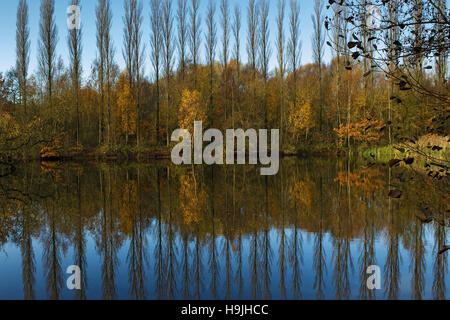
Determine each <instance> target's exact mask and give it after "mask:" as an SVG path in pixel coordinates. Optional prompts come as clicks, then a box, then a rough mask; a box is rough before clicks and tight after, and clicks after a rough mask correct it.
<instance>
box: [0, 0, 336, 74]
mask: <svg viewBox="0 0 450 320" xmlns="http://www.w3.org/2000/svg"><path fill="white" fill-rule="evenodd" d="M172 1H174V9H175V8H176V0H172ZM208 1H209V0H201V1H200V8H201V16H202V17H201V18H202V31H205V28H206V27H205V11H206V7H207V3H208ZM216 1H217V6H216V7H217V11H216V16H217V18H216V21H217V32H218V41H219V43H218V46H217V55H216V57H217V59H218V58H219V52H220V50H219V49H220V47H221V43H220V40H221V34H222V30H221V27H220V23H219V21H220V20H219V17H220V15H219V10H218V9H219V0H216ZM299 1H300V7H301V25H300V29H301V38H302V64H304V63H309V62H311V61H312V51H311V44H310V43H311V36H312V22H311V14H312V13H313V7H314V1H312V0H299ZM0 2H1V10H0V27H1V28H0V41H1V43H2V45H1V47H2V49H1V50H0V72H5V71H7V70H8V69H10V68H11V67H12V66H14V65H15V25H16V10H17V4H18V0H0ZM69 2H70V1H69V0H56V7H55V15H56V23H57V27H58V36H59V41H58V46H57V55H58V56H59V55H60V56H61V57H62V58H63V60H64V63H65V64H66V65H67V63H68V61H69V59H68V50H67V33H68V29H67V23H66V21H67V17H68V16H67V13H66V10H67V7H68V5H69ZM277 2H278V0H271V1H270V13H269V14H270V24H269V30H270V40H271V46H272V56H271V61H270V64H271V69H273V68H274V67H275V65H276V47H275V40H276V32H277V31H276V30H277V29H276V15H277ZM325 2H327V1H325ZM288 3H289V0H287V1H286V4H287V5H286V21H285V23H286V35H287V34H288V33H287V24H288V13H289V10H288V9H289V8H288ZM96 4H97V1H96V0H81V5H82V14H81V17H82V25H83V69H84V76H85V77H87V76H88V74H89V73H90V70H91V64H92V61H93V60H94V59H95V56H96V47H95V30H96V27H95V7H96ZM111 4H112V11H113V23H112V38H113V41H114V46H115V48H116V62H117V63H118V64H119V66H120V67H121V68H123V66H124V62H123V58H122V37H123V31H122V27H123V22H122V16H123V0H112V1H111ZM235 4H239V6H241V12H242V18H243V21H242V32H241V42H242V43H241V48H242V49H241V51H242V59H243V60H244V61H245V62H246V61H247V56H246V50H245V49H246V45H245V42H246V37H247V23H246V13H247V4H248V1H247V0H230V7H231V8H233V7H234V5H235ZM28 5H29V24H30V31H31V55H30V72H31V73H34V72H35V71H36V70H37V59H36V57H37V43H38V36H39V7H40V1H39V0H28ZM143 6H144V7H143V9H144V12H143V17H144V24H143V26H144V29H143V36H144V38H143V39H144V41H145V42H146V46H147V49H148V48H149V41H150V40H149V39H150V27H149V11H150V9H149V1H148V0H143ZM326 11H327V10H326V8H324V14H326V13H327V12H326ZM202 41H204V34H203V37H202ZM324 49H325V51H326V57H327V58H328V59H327V60H329V52H328V48H327V46H325V48H324ZM203 52H204V45H202V48H201V57H202V59H203ZM148 57H149V52H148V50H147V52H146V66H145V67H146V68H145V75H146V76H148V77H152V71H153V70H152V69H151V67H150V65H151V64H150V63H149V62H150V61H149V58H148Z"/></svg>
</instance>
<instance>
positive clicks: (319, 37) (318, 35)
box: [311, 0, 325, 131]
mask: <svg viewBox="0 0 450 320" xmlns="http://www.w3.org/2000/svg"><path fill="white" fill-rule="evenodd" d="M323 6H324V4H323V0H315V5H314V14H313V15H312V16H311V20H312V23H313V27H314V36H313V55H314V60H315V63H316V64H317V68H318V75H319V108H320V110H319V130H320V131H322V124H323V80H322V60H323V45H324V43H325V35H324V33H323V23H324V21H323V15H322V11H323Z"/></svg>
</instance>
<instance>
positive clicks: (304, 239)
mask: <svg viewBox="0 0 450 320" xmlns="http://www.w3.org/2000/svg"><path fill="white" fill-rule="evenodd" d="M285 232H286V237H287V238H291V237H292V235H293V230H292V229H286V231H285ZM153 233H154V232H153V231H152V230H149V231H148V232H147V239H148V247H149V248H152V247H154V246H155V238H154V237H152V236H151V234H153ZM314 237H315V235H314V234H313V233H307V232H301V231H299V237H298V239H299V241H300V242H301V246H302V250H301V251H302V254H301V257H302V258H301V259H302V260H303V262H301V261H299V262H300V269H299V270H300V278H301V295H302V298H303V299H315V298H316V292H317V290H316V289H315V288H314V277H315V273H314V270H313V255H314V240H315V239H314ZM269 238H270V247H271V248H272V254H271V256H272V259H271V262H270V270H271V271H270V282H269V288H270V290H269V291H270V294H271V298H272V299H282V297H281V295H280V270H279V264H278V261H279V258H280V255H279V251H278V248H279V245H280V232H279V231H278V230H273V229H272V230H271V231H270V236H269ZM251 240H252V239H251V237H249V236H246V237H244V239H243V254H242V261H243V266H242V274H243V290H242V296H241V297H240V296H238V288H237V282H236V280H235V279H236V278H234V279H233V280H232V281H231V284H232V289H231V292H232V294H231V298H243V299H251V298H252V294H251V292H252V290H251V278H250V276H249V275H250V274H251V267H252V266H251V265H250V264H249V263H248V261H249V251H250V244H251ZM224 241H225V240H224V238H223V237H218V238H217V239H216V246H217V248H218V249H220V248H222V247H223V246H224ZM177 243H178V247H179V248H180V247H181V239H180V238H179V237H178V238H177ZM424 243H425V252H426V253H425V259H424V260H425V270H426V272H425V274H424V279H425V289H424V295H423V298H424V299H432V298H433V297H432V281H433V263H434V259H435V250H433V231H432V230H431V228H430V227H426V228H425V232H424ZM128 246H129V241H126V242H124V243H123V246H122V248H121V249H120V250H119V251H118V257H119V265H118V268H117V274H116V291H117V298H118V299H128V298H129V297H130V296H129V287H130V285H129V281H128V280H129V279H128V278H129V275H128V265H127V262H126V260H127V247H128ZM362 246H363V242H361V241H360V240H352V241H351V242H350V252H351V259H352V264H353V268H351V267H350V266H349V270H348V279H349V283H348V285H349V288H350V292H351V295H350V297H349V298H350V299H358V298H359V297H358V294H359V290H360V284H361V280H360V277H361V273H360V264H359V263H358V258H359V257H360V255H361V249H362ZM190 247H191V248H192V249H194V247H195V243H190ZM323 248H324V251H325V261H326V272H325V273H324V276H323V283H324V286H325V288H324V295H325V298H326V299H335V298H336V288H335V286H334V282H333V272H334V270H333V262H334V257H333V245H332V239H331V237H330V235H329V234H324V236H323ZM400 248H401V250H400V254H401V264H400V278H401V279H400V286H399V288H400V291H399V292H400V294H399V296H398V298H399V299H410V298H411V277H412V269H411V268H410V261H411V257H410V255H409V253H408V252H407V251H406V250H404V249H402V246H401V245H400ZM34 250H35V254H36V257H41V256H42V248H41V247H40V245H39V242H38V241H36V240H34ZM219 252H220V250H219ZM375 252H376V258H375V261H376V263H378V264H380V267H381V270H382V272H381V274H382V289H381V290H375V298H376V299H384V298H385V294H384V288H385V283H384V280H385V279H383V275H384V269H383V268H384V264H385V261H386V254H387V248H386V246H385V240H384V239H383V238H382V236H381V235H377V238H376V241H375ZM153 253H154V252H153V250H151V249H148V254H149V257H150V259H149V261H150V265H149V266H147V267H146V268H145V273H146V277H145V291H146V298H148V299H157V295H156V292H155V283H156V277H155V273H154V271H153V266H152V265H151V264H152V261H153V260H152V259H151V257H152V255H153ZM72 256H73V249H72V248H71V249H69V250H68V251H67V254H66V257H64V256H62V257H61V266H62V268H63V270H65V269H66V268H67V266H69V265H71V264H72V261H73V260H72V259H71V257H72ZM220 257H222V256H220ZM299 257H300V256H299ZM193 258H194V257H193V256H192V255H191V256H190V260H191V262H190V265H192V259H193ZM288 259H289V258H288V257H286V272H285V290H286V294H287V298H288V299H289V298H291V294H290V293H292V291H293V288H292V285H293V282H292V277H293V270H292V268H291V266H290V265H289V262H288V261H287V260H288ZM86 260H87V266H88V268H87V275H88V279H87V280H88V290H87V298H88V299H101V298H102V285H101V283H102V275H101V268H100V267H101V263H102V261H101V258H100V257H99V256H98V254H97V251H96V249H95V243H94V241H93V240H92V238H90V237H88V241H87V245H86ZM235 260H236V258H235V259H233V261H234V263H233V267H232V270H233V271H234V273H236V269H237V266H236V263H235ZM202 261H203V270H206V272H203V273H202V274H201V279H202V284H203V290H202V295H201V298H202V299H212V298H213V296H212V294H211V290H210V288H209V287H210V281H211V273H210V272H208V271H207V270H208V268H209V266H208V264H207V262H208V261H209V255H208V254H207V250H206V248H203V250H202ZM0 262H1V265H0V270H1V273H0V284H1V285H0V299H23V292H22V277H21V272H20V270H21V257H20V250H19V248H18V247H17V246H15V245H14V244H10V243H9V244H7V245H5V246H4V247H3V248H2V252H1V254H0ZM224 264H225V261H224V259H223V258H220V259H218V266H219V267H218V272H217V275H218V278H217V281H218V284H219V285H218V290H217V297H218V298H219V299H223V298H224V295H225V283H226V270H225V265H224ZM258 267H260V268H264V266H263V265H259V266H258ZM175 275H176V281H175V283H176V284H177V286H178V287H179V285H180V284H181V283H182V270H181V269H178V270H176V273H175ZM260 275H261V276H262V277H261V278H260V279H259V288H260V291H261V292H260V293H259V294H258V296H257V298H261V299H264V279H263V278H264V275H265V272H264V269H260ZM35 276H36V281H35V295H36V298H38V299H45V298H46V297H47V295H46V289H45V279H44V277H43V267H42V260H41V259H39V258H38V259H36V273H35ZM68 276H69V275H66V274H63V279H64V283H65V280H66V279H67V277H68ZM234 276H235V275H234ZM448 279H449V274H448V272H447V275H446V279H445V282H446V287H447V294H448V288H449V280H448ZM194 287H195V285H194V284H191V289H193V288H194ZM177 291H178V294H177V295H175V298H182V296H181V295H180V293H179V291H180V290H179V289H178V290H177ZM73 297H74V295H73V292H71V291H69V290H68V289H66V288H65V286H63V289H62V291H61V299H73Z"/></svg>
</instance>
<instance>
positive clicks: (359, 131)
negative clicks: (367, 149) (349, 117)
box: [334, 118, 385, 143]
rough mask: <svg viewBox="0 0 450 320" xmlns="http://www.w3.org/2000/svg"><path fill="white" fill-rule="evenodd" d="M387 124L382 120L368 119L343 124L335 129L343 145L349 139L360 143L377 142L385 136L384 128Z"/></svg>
mask: <svg viewBox="0 0 450 320" xmlns="http://www.w3.org/2000/svg"><path fill="white" fill-rule="evenodd" d="M384 127H385V124H384V122H383V121H381V120H375V119H371V118H366V119H364V120H362V121H360V122H356V123H349V124H348V125H347V124H342V123H341V125H340V126H339V128H335V129H334V131H335V132H336V133H337V135H338V137H339V140H340V141H341V143H342V142H343V141H345V140H346V139H347V138H348V137H349V138H350V139H352V140H353V141H358V142H366V143H371V142H377V141H378V140H380V138H381V137H382V136H383V132H382V128H384Z"/></svg>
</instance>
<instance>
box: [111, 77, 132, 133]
mask: <svg viewBox="0 0 450 320" xmlns="http://www.w3.org/2000/svg"><path fill="white" fill-rule="evenodd" d="M116 90H117V107H118V109H119V110H118V111H119V116H118V118H119V128H120V130H121V132H122V133H125V134H135V133H136V122H137V113H136V101H135V99H134V96H133V92H132V89H131V88H130V85H129V83H128V79H127V77H126V76H125V74H124V73H122V74H121V75H120V77H119V82H118V83H117V88H116Z"/></svg>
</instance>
